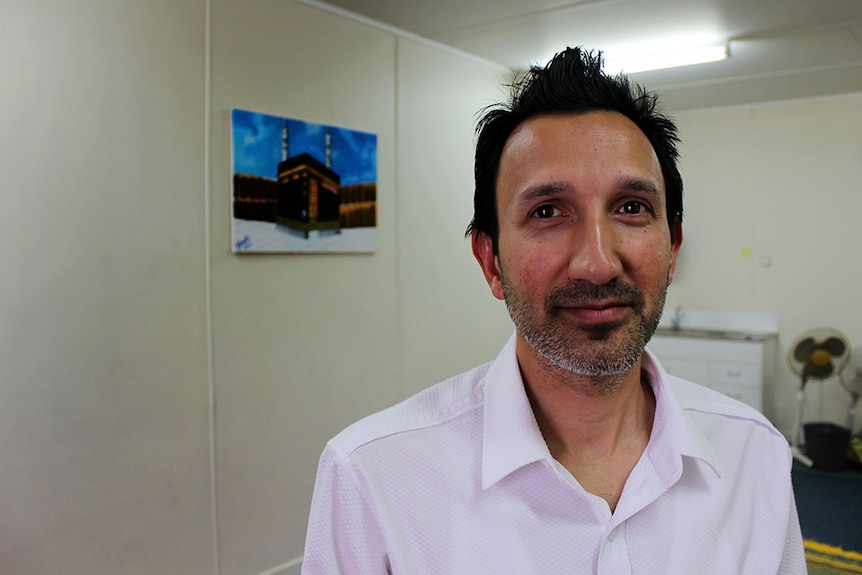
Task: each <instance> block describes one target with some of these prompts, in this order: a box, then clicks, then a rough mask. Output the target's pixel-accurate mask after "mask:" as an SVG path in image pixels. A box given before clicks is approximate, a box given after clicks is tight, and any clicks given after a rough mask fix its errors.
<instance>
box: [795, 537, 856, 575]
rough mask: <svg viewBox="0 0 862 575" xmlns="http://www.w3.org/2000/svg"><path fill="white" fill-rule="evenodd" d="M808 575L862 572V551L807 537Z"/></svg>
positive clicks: (845, 574)
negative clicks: (847, 549) (850, 549)
mask: <svg viewBox="0 0 862 575" xmlns="http://www.w3.org/2000/svg"><path fill="white" fill-rule="evenodd" d="M803 543H804V544H805V561H806V563H807V564H808V575H853V574H857V573H860V574H862V553H859V552H857V551H846V550H844V549H842V548H841V547H834V546H832V545H826V544H825V543H818V542H817V541H811V540H810V539H805V540H804V541H803Z"/></svg>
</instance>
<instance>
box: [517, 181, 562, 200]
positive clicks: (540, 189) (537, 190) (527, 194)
mask: <svg viewBox="0 0 862 575" xmlns="http://www.w3.org/2000/svg"><path fill="white" fill-rule="evenodd" d="M569 189H570V186H569V185H568V184H566V183H565V182H548V183H543V184H538V185H536V186H532V187H529V188H527V189H526V190H523V191H522V192H521V193H520V194H518V203H519V204H524V203H531V202H534V201H536V200H542V199H544V198H548V197H551V196H555V195H557V194H559V193H562V192H565V191H567V190H569Z"/></svg>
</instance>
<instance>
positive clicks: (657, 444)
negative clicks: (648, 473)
mask: <svg viewBox="0 0 862 575" xmlns="http://www.w3.org/2000/svg"><path fill="white" fill-rule="evenodd" d="M641 369H643V370H644V371H645V372H646V374H647V376H648V378H649V381H650V385H651V386H652V389H653V394H654V395H655V400H656V409H655V418H654V420H653V428H652V433H651V434H650V441H649V444H648V445H647V454H648V456H649V458H650V460H651V461H652V463H653V466H654V468H655V470H656V473H658V474H659V476H661V478H662V480H663V481H664V482H665V483H666V484H667V485H670V484H671V483H674V482H675V481H676V480H677V479H679V477H680V476H681V475H682V465H683V458H686V457H688V458H693V459H698V460H700V461H703V462H704V463H706V464H707V465H708V466H709V467H710V468H711V469H712V471H713V472H714V473H715V474H716V475H717V476H720V475H721V474H720V470H719V469H718V465H717V460H716V457H715V453H714V451H713V448H712V445H711V444H710V442H709V439H708V438H707V437H706V435H704V433H703V431H702V430H701V429H700V427H698V426H697V425H696V424H695V422H694V421H692V419H691V417H690V416H689V414H688V413H687V412H686V410H685V409H683V407H682V405H681V404H680V403H679V400H678V399H677V397H676V395H675V394H674V392H673V389H672V386H671V384H670V381H669V377H668V374H667V372H665V370H664V368H663V367H662V366H661V364H660V363H659V362H658V360H657V359H656V357H655V356H654V355H653V354H652V352H650V351H649V350H648V349H647V350H644V354H643V359H642V367H641Z"/></svg>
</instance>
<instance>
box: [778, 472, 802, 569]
mask: <svg viewBox="0 0 862 575" xmlns="http://www.w3.org/2000/svg"><path fill="white" fill-rule="evenodd" d="M778 573H779V575H805V574H806V573H808V567H807V566H806V564H805V548H804V546H803V544H802V530H801V528H800V526H799V513H798V512H797V511H796V499H795V497H794V496H793V489H792V488H791V489H790V513H789V514H788V519H787V530H786V533H785V537H784V554H783V555H782V556H781V566H780V567H779V570H778Z"/></svg>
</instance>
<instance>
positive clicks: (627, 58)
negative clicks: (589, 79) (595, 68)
mask: <svg viewBox="0 0 862 575" xmlns="http://www.w3.org/2000/svg"><path fill="white" fill-rule="evenodd" d="M727 56H728V50H727V46H726V45H720V46H694V47H691V46H686V47H680V48H676V49H666V50H659V51H654V52H650V51H644V52H640V53H635V54H632V53H630V54H628V55H622V54H621V55H615V54H614V53H613V52H610V51H609V52H606V53H605V71H606V72H608V73H610V74H616V73H618V72H624V73H626V74H634V73H635V72H646V71H648V70H663V69H665V68H677V67H679V66H691V65H692V64H705V63H707V62H717V61H719V60H724V59H726V58H727Z"/></svg>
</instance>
